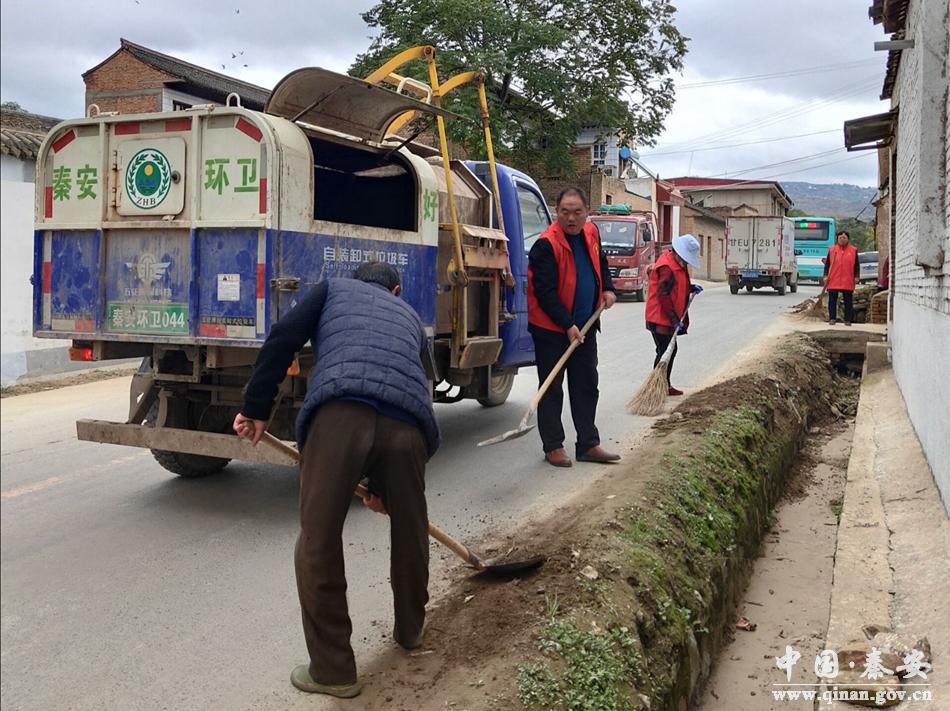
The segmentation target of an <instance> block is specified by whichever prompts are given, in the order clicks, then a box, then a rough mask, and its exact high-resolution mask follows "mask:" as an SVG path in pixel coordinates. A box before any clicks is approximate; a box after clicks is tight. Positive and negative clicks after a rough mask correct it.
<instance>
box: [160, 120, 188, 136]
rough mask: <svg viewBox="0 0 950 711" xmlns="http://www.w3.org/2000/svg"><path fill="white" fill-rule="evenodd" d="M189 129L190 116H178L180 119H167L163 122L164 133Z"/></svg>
mask: <svg viewBox="0 0 950 711" xmlns="http://www.w3.org/2000/svg"><path fill="white" fill-rule="evenodd" d="M190 130H191V119H190V118H180V119H169V120H168V121H166V122H165V133H170V132H172V131H190Z"/></svg>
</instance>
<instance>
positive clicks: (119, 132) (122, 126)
mask: <svg viewBox="0 0 950 711" xmlns="http://www.w3.org/2000/svg"><path fill="white" fill-rule="evenodd" d="M139 128H140V127H139V122H138V121H127V122H126V123H117V124H116V125H115V135H116V136H129V135H131V134H133V133H138V132H139Z"/></svg>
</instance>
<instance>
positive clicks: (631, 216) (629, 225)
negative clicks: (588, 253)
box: [590, 204, 657, 301]
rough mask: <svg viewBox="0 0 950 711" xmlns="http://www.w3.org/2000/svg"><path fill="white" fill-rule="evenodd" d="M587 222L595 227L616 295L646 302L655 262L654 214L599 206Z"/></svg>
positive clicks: (627, 207) (655, 230)
mask: <svg viewBox="0 0 950 711" xmlns="http://www.w3.org/2000/svg"><path fill="white" fill-rule="evenodd" d="M590 221H591V222H593V223H594V224H595V225H597V229H598V231H599V232H600V244H601V249H603V251H604V254H605V255H606V256H607V266H608V267H609V268H610V277H611V279H613V284H614V288H615V289H616V290H617V296H618V297H620V296H633V297H634V298H635V299H636V300H637V301H644V300H645V299H646V292H647V285H648V284H649V282H650V276H649V273H650V269H651V268H652V267H653V262H654V261H655V260H656V235H657V221H656V214H654V213H652V212H638V211H635V210H633V208H632V207H631V206H630V205H626V204H619V205H601V206H600V208H599V209H597V210H596V211H594V212H592V213H591V215H590Z"/></svg>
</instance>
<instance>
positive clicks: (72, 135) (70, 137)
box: [53, 129, 76, 153]
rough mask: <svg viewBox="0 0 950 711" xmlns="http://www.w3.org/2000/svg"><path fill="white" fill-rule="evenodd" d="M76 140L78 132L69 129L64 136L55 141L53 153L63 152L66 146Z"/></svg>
mask: <svg viewBox="0 0 950 711" xmlns="http://www.w3.org/2000/svg"><path fill="white" fill-rule="evenodd" d="M74 140H76V132H75V131H73V130H72V129H69V130H68V131H66V133H64V134H63V135H62V136H60V137H59V138H57V139H56V140H55V141H53V153H58V152H59V151H61V150H63V149H64V148H65V147H66V146H68V145H69V144H70V143H72V142H73V141H74Z"/></svg>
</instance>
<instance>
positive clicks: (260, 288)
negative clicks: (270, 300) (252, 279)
mask: <svg viewBox="0 0 950 711" xmlns="http://www.w3.org/2000/svg"><path fill="white" fill-rule="evenodd" d="M264 269H265V266H264V265H263V264H258V265H257V296H256V297H255V298H257V299H263V298H264Z"/></svg>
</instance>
